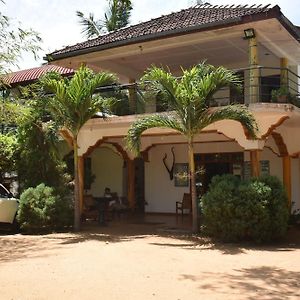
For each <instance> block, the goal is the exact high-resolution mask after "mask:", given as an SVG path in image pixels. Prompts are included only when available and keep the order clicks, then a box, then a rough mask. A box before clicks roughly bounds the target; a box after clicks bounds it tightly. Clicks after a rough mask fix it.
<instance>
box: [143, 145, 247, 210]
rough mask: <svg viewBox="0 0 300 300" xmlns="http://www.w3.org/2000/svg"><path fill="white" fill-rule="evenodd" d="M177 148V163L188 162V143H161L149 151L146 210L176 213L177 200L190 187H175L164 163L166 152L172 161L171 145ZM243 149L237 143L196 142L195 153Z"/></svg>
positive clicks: (146, 165) (169, 161)
mask: <svg viewBox="0 0 300 300" xmlns="http://www.w3.org/2000/svg"><path fill="white" fill-rule="evenodd" d="M172 146H174V148H175V158H176V161H175V162H176V163H187V160H188V159H187V146H186V145H159V146H155V147H153V148H152V149H151V150H150V151H149V162H146V163H145V199H146V201H147V202H148V205H147V206H146V207H145V210H146V212H164V213H174V212H175V205H176V201H181V200H182V197H183V194H184V193H186V192H187V193H189V187H175V186H174V179H173V180H172V181H171V180H170V178H169V174H168V172H167V170H166V168H165V166H164V164H163V161H162V159H163V157H164V155H165V153H167V155H168V160H167V163H168V165H169V166H170V163H171V157H172V155H171V147H172ZM239 151H243V150H242V148H241V147H239V146H238V145H237V144H236V143H207V144H195V153H218V152H239Z"/></svg>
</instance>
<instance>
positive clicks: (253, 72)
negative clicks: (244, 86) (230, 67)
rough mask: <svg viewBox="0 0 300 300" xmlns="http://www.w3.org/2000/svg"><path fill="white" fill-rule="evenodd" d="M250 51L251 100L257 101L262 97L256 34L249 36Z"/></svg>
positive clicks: (251, 101) (252, 101)
mask: <svg viewBox="0 0 300 300" xmlns="http://www.w3.org/2000/svg"><path fill="white" fill-rule="evenodd" d="M248 41H249V44H248V48H249V50H248V52H249V67H250V76H249V79H250V82H249V102H250V103H257V102H259V98H260V93H259V91H260V88H259V85H260V80H259V79H260V78H259V67H258V47H257V38H256V36H254V37H252V38H249V40H248Z"/></svg>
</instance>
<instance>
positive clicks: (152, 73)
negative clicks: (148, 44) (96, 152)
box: [126, 62, 257, 154]
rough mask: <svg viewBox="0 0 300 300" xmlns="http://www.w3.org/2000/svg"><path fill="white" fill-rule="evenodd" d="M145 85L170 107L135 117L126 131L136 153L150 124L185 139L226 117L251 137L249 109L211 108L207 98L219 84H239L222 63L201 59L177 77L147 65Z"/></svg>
mask: <svg viewBox="0 0 300 300" xmlns="http://www.w3.org/2000/svg"><path fill="white" fill-rule="evenodd" d="M142 80H143V81H144V84H146V85H148V88H149V89H151V90H152V91H154V92H156V93H157V94H159V99H160V101H161V102H162V103H165V107H168V110H170V111H172V112H169V113H166V114H161V115H156V116H149V117H145V118H142V119H139V120H137V121H136V122H134V123H133V124H132V126H131V127H130V129H129V131H128V134H127V138H126V139H127V144H128V148H129V149H131V150H132V151H133V152H135V153H136V154H138V153H139V147H140V142H139V141H140V137H141V134H142V133H143V131H145V130H147V129H150V128H153V127H161V128H172V129H175V130H176V131H179V132H180V133H182V134H183V135H185V136H186V137H187V138H188V139H191V140H192V139H193V136H194V135H195V134H197V133H199V132H200V131H201V130H202V129H203V128H205V127H206V126H208V125H210V124H212V123H214V122H217V121H220V120H225V119H230V120H235V121H238V122H240V123H241V124H242V125H243V126H244V128H245V129H246V130H247V131H248V132H249V135H250V136H252V137H254V136H255V134H256V131H257V124H256V122H255V119H254V117H253V115H252V114H251V112H250V111H249V110H248V109H247V108H246V107H245V106H242V105H229V106H224V107H218V108H213V109H212V108H210V107H209V102H210V100H211V99H212V97H213V95H214V94H215V93H216V92H217V91H218V90H219V89H221V88H223V87H228V86H234V87H236V88H239V87H240V79H239V77H238V76H236V75H235V74H234V73H233V72H232V71H230V70H227V69H226V68H224V67H214V66H212V65H209V64H206V63H204V62H203V63H200V64H198V65H196V66H194V67H192V68H191V69H188V70H185V69H182V76H181V77H180V78H178V77H176V76H174V75H172V74H171V73H170V72H169V71H165V70H163V69H161V68H158V67H155V66H154V67H152V68H150V69H149V70H148V71H147V73H146V74H145V75H144V77H143V78H142Z"/></svg>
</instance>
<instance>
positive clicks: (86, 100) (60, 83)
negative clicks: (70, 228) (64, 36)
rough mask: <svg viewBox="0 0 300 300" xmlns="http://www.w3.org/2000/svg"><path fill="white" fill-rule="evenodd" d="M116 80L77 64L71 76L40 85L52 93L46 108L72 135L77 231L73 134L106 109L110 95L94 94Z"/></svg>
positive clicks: (77, 212)
mask: <svg viewBox="0 0 300 300" xmlns="http://www.w3.org/2000/svg"><path fill="white" fill-rule="evenodd" d="M114 82H116V77H115V76H114V75H112V74H110V73H106V72H102V73H98V74H94V73H93V72H92V70H90V69H88V68H86V67H83V66H82V67H80V68H79V69H78V70H77V71H76V72H75V74H74V76H73V78H71V79H67V80H64V79H61V80H57V79H48V80H45V81H44V84H45V86H46V87H47V88H49V89H50V90H51V91H52V92H53V93H54V96H53V97H52V98H51V101H50V103H49V104H50V109H51V113H52V115H53V117H54V118H55V119H56V120H61V121H62V123H63V126H64V127H65V129H67V130H68V132H69V134H70V135H71V137H72V142H73V150H74V177H75V191H74V194H75V195H74V196H75V199H74V201H75V205H74V229H75V230H76V231H78V230H80V200H79V174H78V141H77V137H78V134H79V131H80V129H81V128H82V126H83V125H84V124H85V123H86V122H87V121H88V120H89V119H90V118H91V117H93V116H94V115H95V114H96V113H97V112H99V111H103V112H105V111H107V110H108V108H109V107H110V105H111V99H110V98H104V97H102V96H101V95H100V93H98V94H94V93H95V91H96V89H97V88H98V87H101V86H105V85H110V84H112V83H114Z"/></svg>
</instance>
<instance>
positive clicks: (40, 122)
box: [17, 75, 70, 195]
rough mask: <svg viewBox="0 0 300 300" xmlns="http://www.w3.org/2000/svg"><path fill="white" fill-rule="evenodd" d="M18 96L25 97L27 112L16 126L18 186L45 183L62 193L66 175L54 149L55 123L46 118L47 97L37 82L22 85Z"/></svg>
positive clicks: (57, 140) (32, 185)
mask: <svg viewBox="0 0 300 300" xmlns="http://www.w3.org/2000/svg"><path fill="white" fill-rule="evenodd" d="M48 76H49V75H48ZM22 97H23V99H27V102H26V106H27V113H26V114H25V115H24V117H23V120H22V121H21V122H20V123H19V124H18V129H17V138H18V144H19V151H18V157H19V159H18V175H19V180H20V184H21V188H22V189H26V188H29V187H35V186H37V185H38V184H40V183H45V184H46V185H47V186H51V187H53V188H54V189H55V190H56V192H59V193H60V194H61V195H64V194H66V192H67V190H66V183H67V182H68V181H69V180H70V178H69V176H68V175H67V174H66V171H65V170H66V168H65V164H64V163H63V161H62V159H61V158H60V155H59V153H58V149H57V145H58V143H59V138H58V135H57V132H58V126H57V124H56V123H55V122H54V121H53V120H51V118H50V112H49V110H48V97H47V95H45V93H44V91H43V89H42V87H41V84H40V83H36V84H33V85H30V86H28V87H26V88H24V89H23V90H22ZM29 99H30V100H29Z"/></svg>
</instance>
